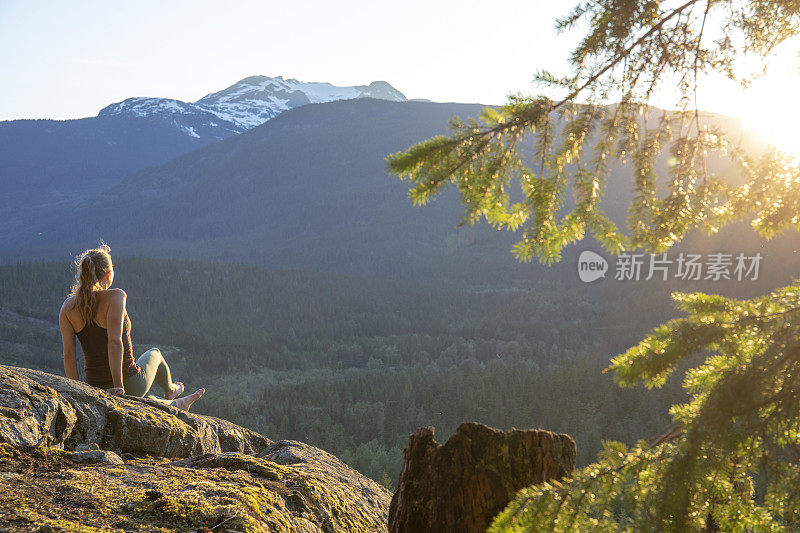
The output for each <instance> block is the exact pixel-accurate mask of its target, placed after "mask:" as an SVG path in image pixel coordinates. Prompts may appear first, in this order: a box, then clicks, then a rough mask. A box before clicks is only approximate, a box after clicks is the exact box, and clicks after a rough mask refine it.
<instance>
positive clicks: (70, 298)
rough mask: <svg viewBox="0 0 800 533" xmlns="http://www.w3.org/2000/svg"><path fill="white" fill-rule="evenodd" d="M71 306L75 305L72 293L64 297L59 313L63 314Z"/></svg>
mask: <svg viewBox="0 0 800 533" xmlns="http://www.w3.org/2000/svg"><path fill="white" fill-rule="evenodd" d="M73 307H75V295H74V294H70V295H69V296H67V297H66V299H64V303H63V304H61V311H60V313H61V314H64V313H66V312H67V311H69V310H70V309H72V308H73Z"/></svg>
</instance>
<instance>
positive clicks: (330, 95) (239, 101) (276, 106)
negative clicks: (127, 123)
mask: <svg viewBox="0 0 800 533" xmlns="http://www.w3.org/2000/svg"><path fill="white" fill-rule="evenodd" d="M354 98H377V99H381V100H390V101H395V102H403V101H406V100H407V99H406V97H405V95H403V93H401V92H400V91H398V90H397V89H395V88H394V87H392V86H391V85H390V84H389V83H388V82H385V81H373V82H372V83H370V84H369V85H352V86H344V87H340V86H336V85H333V84H331V83H327V82H303V81H299V80H296V79H294V78H289V79H284V78H283V76H276V77H274V78H272V77H269V76H262V75H256V76H248V77H247V78H243V79H241V80H239V81H238V82H236V83H234V84H233V85H231V86H229V87H226V88H225V89H222V90H221V91H216V92H213V93H209V94H207V95H205V96H203V97H202V98H200V99H199V100H196V101H195V102H184V101H181V100H175V99H171V98H148V97H133V98H127V99H125V100H123V101H122V102H116V103H113V104H110V105H108V106H106V107H104V108H103V109H101V110H100V112H99V113H98V116H125V115H132V116H136V117H150V116H158V117H162V118H164V119H165V120H174V117H175V116H176V115H178V116H182V117H185V116H187V115H188V116H192V115H197V117H198V118H200V117H203V118H205V120H206V122H207V123H208V122H211V121H209V120H208V116H209V115H210V116H214V117H216V119H217V120H218V121H220V122H221V123H222V125H223V127H228V128H230V127H232V128H233V129H235V130H236V133H241V132H242V131H246V130H248V129H251V128H254V127H256V126H260V125H261V124H263V123H264V122H266V121H267V120H270V119H271V118H274V117H276V116H278V115H279V114H281V113H282V112H284V111H288V110H289V109H292V108H295V107H298V106H301V105H305V104H319V103H325V102H332V101H336V100H349V99H354ZM195 120H197V119H195ZM215 125H216V124H215ZM176 126H177V127H179V128H181V127H182V126H181V125H179V124H177V123H176ZM183 131H185V132H186V133H187V134H189V135H193V136H197V137H199V135H198V134H197V133H196V131H193V130H189V129H186V128H184V129H183Z"/></svg>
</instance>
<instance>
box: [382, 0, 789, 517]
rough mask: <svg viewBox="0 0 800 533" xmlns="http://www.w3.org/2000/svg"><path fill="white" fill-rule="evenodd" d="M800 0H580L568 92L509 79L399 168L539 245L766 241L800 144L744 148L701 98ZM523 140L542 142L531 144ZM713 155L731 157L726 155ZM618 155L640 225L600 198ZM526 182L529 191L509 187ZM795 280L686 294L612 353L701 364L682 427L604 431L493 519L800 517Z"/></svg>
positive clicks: (764, 42)
mask: <svg viewBox="0 0 800 533" xmlns="http://www.w3.org/2000/svg"><path fill="white" fill-rule="evenodd" d="M799 7H800V6H798V3H797V2H795V1H793V0H779V1H765V0H741V1H739V0H687V1H685V2H681V1H678V2H656V1H652V0H610V1H599V2H580V3H579V4H578V5H577V6H576V7H575V8H574V9H573V11H572V12H571V13H570V14H569V15H568V16H567V17H565V18H563V19H561V20H559V21H558V22H557V24H556V26H557V28H559V29H561V30H565V29H570V28H573V27H581V28H582V29H583V30H584V32H585V33H584V37H583V39H582V40H581V41H580V43H579V44H578V45H577V46H576V47H575V49H574V50H573V52H572V55H571V56H570V58H569V67H570V72H569V74H568V75H566V76H564V77H558V76H555V75H553V74H551V73H546V72H545V73H541V74H539V75H538V76H537V80H538V81H539V82H540V83H541V84H542V85H543V86H545V87H547V88H548V89H549V90H550V91H551V93H557V94H558V95H559V96H558V97H554V96H552V94H551V95H550V96H536V97H524V96H512V97H511V98H510V99H509V102H508V104H507V105H505V106H503V107H501V108H500V109H499V110H490V111H487V113H485V114H484V116H483V117H482V119H483V120H482V122H481V123H478V122H474V121H473V122H470V123H463V122H461V121H460V120H458V119H454V120H452V121H451V133H450V135H448V136H440V137H436V138H433V139H430V140H428V141H425V142H422V143H419V144H417V145H415V146H413V147H411V148H410V149H408V150H406V151H405V152H398V153H395V154H393V155H390V156H389V157H388V158H387V161H388V165H389V169H390V171H392V172H393V173H394V174H396V175H397V176H398V177H400V178H403V179H408V180H410V181H411V183H412V188H411V192H410V195H411V198H412V200H414V201H415V202H417V203H424V202H426V201H428V200H429V199H430V198H432V197H434V196H435V195H436V194H437V193H439V192H440V191H441V190H443V189H444V188H445V186H446V185H449V184H452V185H455V187H456V188H457V190H458V191H459V192H460V193H461V200H462V204H463V206H464V208H465V214H464V221H465V222H469V223H474V222H475V221H478V220H480V219H481V218H484V219H486V220H487V222H489V223H490V224H493V225H496V226H499V227H503V228H507V229H516V228H517V227H525V231H524V233H523V237H522V239H521V241H520V242H518V243H517V245H516V246H515V247H514V249H513V251H514V254H515V255H516V257H517V258H518V259H520V260H523V261H527V260H530V259H531V258H532V257H534V256H535V257H537V258H538V259H539V260H540V261H542V262H544V263H547V264H549V263H552V262H553V261H558V260H559V259H561V253H562V250H563V249H564V248H565V247H566V246H567V245H568V244H570V243H573V242H575V241H577V240H579V239H581V238H583V236H584V234H585V233H589V234H591V235H592V236H594V237H595V239H596V240H597V241H598V242H599V243H600V244H601V245H602V246H603V247H604V248H605V249H607V250H609V251H611V252H618V251H621V250H635V249H643V250H645V251H649V252H663V251H666V250H667V249H669V248H671V247H672V246H674V245H675V244H676V243H678V242H679V241H680V240H681V239H683V238H684V237H685V236H687V235H688V234H689V232H690V231H691V230H693V229H700V230H704V231H706V232H708V233H716V232H717V231H719V229H720V228H721V227H723V226H725V225H728V224H730V223H732V222H734V221H739V220H744V221H747V222H749V224H750V226H751V227H752V228H753V229H755V230H756V231H757V232H758V233H759V234H760V235H761V236H762V237H765V238H772V237H774V236H775V235H777V234H779V233H781V232H784V231H786V230H788V229H797V228H800V215H798V213H800V180H799V179H798V164H797V161H796V159H795V158H794V157H793V156H792V155H787V154H783V153H780V152H777V151H775V150H774V149H771V150H767V151H760V153H757V152H752V151H751V152H750V153H748V152H747V151H746V150H745V149H743V148H744V147H742V146H740V145H737V144H736V142H735V141H733V140H732V139H733V137H731V138H728V137H726V132H725V131H724V130H723V129H722V128H720V127H718V125H717V124H714V123H713V122H710V121H708V120H707V119H706V117H703V119H702V120H701V114H700V112H699V110H698V109H697V99H696V93H697V86H698V82H699V80H700V78H701V76H702V75H703V74H704V73H706V72H710V71H717V72H721V73H723V74H725V75H727V76H728V77H729V78H731V79H733V80H738V81H740V82H742V83H743V84H745V85H746V84H747V83H749V81H750V80H751V79H752V75H751V74H752V73H747V72H743V70H742V68H745V69H746V68H750V67H751V66H752V65H753V64H756V65H757V70H758V68H760V67H763V69H764V70H766V68H767V65H768V63H767V60H768V59H769V56H770V54H771V53H772V52H773V51H774V50H775V48H776V47H777V46H779V45H780V44H781V43H783V42H785V41H787V40H789V39H790V38H793V37H796V36H797V35H798V34H800V8H799ZM753 60H755V61H753ZM665 86H670V87H673V88H674V87H677V89H678V96H679V97H678V99H677V101H676V102H675V108H676V111H664V112H661V113H659V114H656V113H654V112H653V110H652V109H651V108H650V106H649V103H650V101H651V97H652V96H653V95H654V94H655V93H656V92H658V91H659V90H661V89H664V88H665ZM612 102H616V103H613V105H609V104H610V103H612ZM753 104H754V105H757V102H753ZM787 105H790V104H787ZM659 115H660V116H659ZM554 126H559V128H558V130H556V128H555V127H554ZM526 138H528V139H530V138H532V139H533V140H534V143H535V145H536V146H537V153H536V156H537V157H536V158H530V157H527V156H526V154H525V153H523V152H522V151H521V150H519V149H518V147H519V146H520V145H521V144H522V141H523V140H524V139H526ZM662 154H669V157H668V159H667V161H666V162H667V165H666V168H659V162H660V160H659V157H660V156H662ZM715 157H716V158H717V159H718V160H720V159H722V158H728V159H729V160H730V162H731V163H732V169H734V170H735V171H734V172H728V173H724V172H719V171H718V170H717V169H714V168H713V167H711V166H710V165H709V162H710V161H712V160H714V158H715ZM662 160H663V157H662ZM621 162H627V163H628V164H629V170H630V171H631V174H632V176H631V182H632V190H633V195H632V198H631V199H630V202H629V204H628V221H627V231H626V232H622V231H620V230H618V229H617V228H616V226H614V225H613V223H611V222H610V219H609V218H608V217H606V215H605V213H604V211H603V210H602V208H601V199H602V196H603V191H604V185H605V182H606V180H607V178H608V176H609V165H610V164H612V163H621ZM534 163H538V164H534ZM442 165H444V169H443V168H442ZM512 183H517V184H519V186H520V189H521V194H522V197H523V200H522V201H521V202H518V203H510V202H509V201H508V198H509V197H508V194H507V189H508V187H509V186H510V185H511V184H512ZM567 191H571V194H568V193H567ZM570 196H571V198H570ZM570 202H571V203H570ZM798 294H800V285H799V284H798V283H797V282H794V283H793V284H792V285H789V286H788V287H784V288H782V289H778V290H775V291H773V292H771V293H770V294H769V295H767V296H764V297H759V298H754V299H751V300H739V299H733V298H729V297H723V296H709V295H706V294H703V293H694V294H686V293H675V295H674V299H675V300H676V302H677V303H678V307H679V309H681V310H682V311H683V312H684V313H685V314H686V315H687V317H686V318H683V319H680V320H673V321H670V322H667V323H666V324H664V325H663V326H659V327H658V328H656V329H655V330H653V332H652V334H651V335H650V336H649V337H647V338H646V339H645V340H643V341H642V342H640V343H639V344H638V345H637V346H635V347H633V348H631V349H629V350H628V351H626V352H625V353H623V354H622V355H620V356H618V357H616V358H614V359H613V360H612V365H611V366H610V367H609V370H613V371H614V372H615V373H616V374H615V375H616V378H617V380H618V381H619V383H620V384H622V385H624V386H630V385H633V384H636V383H641V384H644V385H646V386H647V387H649V388H652V387H661V386H663V385H664V383H665V381H666V379H667V376H668V375H669V374H670V373H672V372H674V371H675V370H676V367H677V365H679V364H690V365H694V366H693V367H692V368H690V369H689V370H688V371H687V372H686V376H685V379H684V382H683V385H684V388H685V389H686V391H687V392H688V393H689V394H690V396H691V399H690V401H689V402H688V403H685V404H678V405H675V406H673V408H672V409H671V414H672V415H673V418H674V420H675V425H674V426H673V428H671V429H670V430H669V431H668V432H667V433H665V434H664V435H663V436H662V437H661V438H658V439H654V440H652V441H651V442H647V441H644V440H640V441H639V442H638V443H637V444H635V445H634V446H632V447H630V448H629V447H628V446H626V445H625V444H622V443H619V442H610V441H608V442H605V443H604V449H603V450H602V451H601V452H600V453H599V454H598V458H597V462H595V463H593V464H591V465H589V466H587V467H585V468H583V469H581V470H579V471H578V472H577V473H576V474H575V475H574V476H572V477H571V478H569V479H565V480H562V481H561V482H552V483H547V484H544V485H542V486H538V487H530V488H527V489H523V490H522V491H520V493H519V494H518V496H517V497H516V498H515V500H514V501H512V503H511V504H510V505H509V507H508V508H507V509H506V510H505V511H504V512H503V513H502V514H501V515H500V516H498V517H497V519H496V520H495V522H494V524H493V526H492V527H491V528H490V529H491V531H493V532H500V531H590V530H591V531H595V530H600V531H617V530H625V531H681V532H683V531H696V530H701V529H702V530H705V531H717V530H720V529H721V530H724V531H730V530H736V531H767V530H770V531H771V530H784V529H788V530H796V529H798V528H799V527H800V515H799V514H798V511H797V509H798V508H799V507H800V505H799V504H800V501H798V493H800V475H799V474H798V472H800V455H798V453H797V450H798V449H800V407H798V406H799V405H800V383H798V382H797V379H798V377H797V376H798V375H800V368H798V366H797V365H798V355H800V345H798V338H800V329H798V320H797V318H798V317H797V315H798V313H800V296H798ZM703 357H705V360H704V361H703V362H701V363H699V364H698V363H697V362H696V361H692V362H691V363H689V361H690V358H703Z"/></svg>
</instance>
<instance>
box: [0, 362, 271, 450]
mask: <svg viewBox="0 0 800 533" xmlns="http://www.w3.org/2000/svg"><path fill="white" fill-rule="evenodd" d="M0 442H7V443H9V444H14V445H27V446H49V447H55V448H64V449H69V450H73V449H75V448H77V447H79V446H82V445H88V444H97V445H98V446H99V448H101V449H104V450H113V451H116V452H118V453H120V452H123V453H124V452H127V453H138V454H149V455H156V456H160V457H189V456H191V455H197V454H200V453H220V452H234V451H235V452H242V453H256V452H259V451H261V450H263V449H265V448H266V447H267V446H269V445H270V444H271V441H270V440H269V439H267V438H265V437H262V436H261V435H259V434H258V433H256V432H254V431H250V430H249V429H245V428H242V427H239V426H237V425H235V424H232V423H230V422H227V421H225V420H220V419H218V418H212V417H208V416H200V415H195V414H192V413H189V412H186V411H181V410H180V409H176V408H174V407H170V406H167V405H164V404H161V403H158V402H156V401H152V400H145V399H142V398H134V397H130V396H125V397H122V398H117V397H114V396H110V395H108V394H106V393H105V392H104V391H102V390H100V389H97V388H95V387H91V386H89V385H87V384H85V383H81V382H78V381H74V380H71V379H66V378H63V377H59V376H54V375H52V374H47V373H45V372H39V371H38V370H29V369H25V368H16V367H9V366H2V365H0Z"/></svg>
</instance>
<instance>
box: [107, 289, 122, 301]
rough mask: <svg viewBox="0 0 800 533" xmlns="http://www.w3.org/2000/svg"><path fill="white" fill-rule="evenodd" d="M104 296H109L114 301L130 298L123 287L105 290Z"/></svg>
mask: <svg viewBox="0 0 800 533" xmlns="http://www.w3.org/2000/svg"><path fill="white" fill-rule="evenodd" d="M103 298H107V299H109V300H112V301H122V302H124V301H125V300H126V299H127V298H128V294H127V293H126V292H125V291H123V290H122V289H119V288H113V289H107V290H105V291H103Z"/></svg>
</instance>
